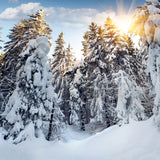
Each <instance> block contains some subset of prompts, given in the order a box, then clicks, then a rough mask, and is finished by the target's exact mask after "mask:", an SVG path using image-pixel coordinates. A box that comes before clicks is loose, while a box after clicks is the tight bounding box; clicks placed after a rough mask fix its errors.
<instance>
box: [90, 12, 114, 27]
mask: <svg viewBox="0 0 160 160" xmlns="http://www.w3.org/2000/svg"><path fill="white" fill-rule="evenodd" d="M115 16H116V13H115V12H114V11H112V10H107V11H105V12H100V13H97V14H96V15H95V16H94V17H92V21H94V22H95V23H97V24H101V25H102V24H104V22H105V20H106V18H107V17H111V18H114V17H115Z"/></svg>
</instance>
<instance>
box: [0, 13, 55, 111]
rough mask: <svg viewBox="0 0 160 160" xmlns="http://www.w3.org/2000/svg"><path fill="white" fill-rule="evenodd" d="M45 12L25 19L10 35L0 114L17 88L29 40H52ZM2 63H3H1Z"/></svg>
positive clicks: (2, 69)
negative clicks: (17, 76)
mask: <svg viewBox="0 0 160 160" xmlns="http://www.w3.org/2000/svg"><path fill="white" fill-rule="evenodd" d="M44 18H45V15H44V10H38V11H37V13H36V14H33V15H31V16H29V18H28V19H26V20H25V19H23V20H21V22H20V23H19V24H18V25H15V26H14V27H13V28H12V29H11V30H10V34H9V35H8V37H9V39H10V41H8V42H6V45H5V46H4V50H5V54H4V56H3V58H2V59H1V61H3V65H2V66H1V67H0V79H1V82H0V92H1V97H0V112H2V111H4V108H5V105H6V103H7V101H8V99H9V97H10V95H11V94H12V93H13V90H14V89H15V87H16V73H17V71H18V69H19V68H20V66H21V64H20V63H19V54H20V53H21V52H22V50H25V48H26V45H27V43H28V42H29V40H32V39H36V38H37V37H38V36H46V37H48V38H50V34H51V31H52V30H51V29H50V28H49V25H48V24H47V23H46V22H45V20H44ZM0 63H1V62H0Z"/></svg>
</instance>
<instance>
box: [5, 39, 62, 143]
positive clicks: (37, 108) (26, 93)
mask: <svg viewBox="0 0 160 160" xmlns="http://www.w3.org/2000/svg"><path fill="white" fill-rule="evenodd" d="M49 50H50V46H49V43H48V39H47V38H46V37H39V38H37V39H35V40H32V41H30V42H29V44H28V45H27V49H26V51H24V52H22V53H21V54H20V57H21V67H20V68H19V70H18V73H17V75H16V84H17V85H16V89H15V90H14V92H13V94H12V95H11V97H10V98H9V101H8V103H7V105H6V108H5V111H4V113H3V114H2V116H3V118H4V128H5V129H6V131H7V132H6V136H5V139H9V138H11V139H12V140H13V142H14V143H19V142H21V141H23V140H26V139H27V138H33V137H39V136H41V134H42V133H43V132H44V131H45V130H46V128H43V127H44V123H45V122H46V121H49V119H50V113H51V110H52V108H53V103H54V112H53V114H54V119H53V120H54V121H55V122H54V123H53V124H54V125H56V127H58V128H59V129H60V125H59V124H61V125H62V124H63V123H61V122H59V121H62V119H63V117H62V114H61V113H60V111H59V108H58V106H57V102H56V94H55V93H54V90H53V88H52V81H51V78H52V73H51V70H50V66H49V63H48V62H47V61H48V60H47V54H48V52H49ZM54 131H55V130H54ZM54 131H53V132H54ZM52 134H53V133H52ZM57 134H59V132H58V133H57ZM57 134H56V136H57ZM44 135H45V136H46V133H45V132H44ZM58 136H60V135H58Z"/></svg>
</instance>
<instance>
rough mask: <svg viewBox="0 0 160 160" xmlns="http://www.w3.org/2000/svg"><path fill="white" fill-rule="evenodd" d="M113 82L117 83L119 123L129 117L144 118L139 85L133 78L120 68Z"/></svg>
mask: <svg viewBox="0 0 160 160" xmlns="http://www.w3.org/2000/svg"><path fill="white" fill-rule="evenodd" d="M113 76H114V78H115V83H116V84H117V85H118V102H117V107H116V110H117V114H118V118H119V121H120V122H119V123H120V124H125V123H129V121H130V118H132V119H134V120H137V121H138V120H144V119H145V114H144V107H143V106H142V104H141V99H140V97H141V94H143V92H142V90H141V88H140V87H138V86H137V84H136V82H135V81H134V80H131V79H129V76H128V75H127V74H126V73H125V72H124V71H122V70H120V71H119V72H118V73H115V74H114V75H113Z"/></svg>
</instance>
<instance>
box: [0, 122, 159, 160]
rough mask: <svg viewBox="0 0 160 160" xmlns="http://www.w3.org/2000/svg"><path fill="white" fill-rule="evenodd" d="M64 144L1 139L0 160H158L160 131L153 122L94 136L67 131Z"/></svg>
mask: <svg viewBox="0 0 160 160" xmlns="http://www.w3.org/2000/svg"><path fill="white" fill-rule="evenodd" d="M66 135H67V136H66V137H65V139H66V140H65V141H63V142H62V141H60V142H54V143H53V142H47V141H45V140H44V139H43V138H41V139H34V140H33V139H32V140H30V141H26V142H23V143H20V144H18V145H13V144H10V143H9V142H6V141H4V140H2V138H0V160H159V159H160V130H158V128H157V127H156V126H154V124H153V119H150V120H147V121H144V122H135V121H132V122H131V123H130V124H129V125H124V126H122V127H118V126H113V127H110V128H108V129H106V130H104V131H102V132H99V133H97V134H96V135H93V136H90V137H89V136H88V134H86V133H85V134H83V135H82V133H80V132H79V133H77V132H75V131H73V130H71V129H68V130H66Z"/></svg>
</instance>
